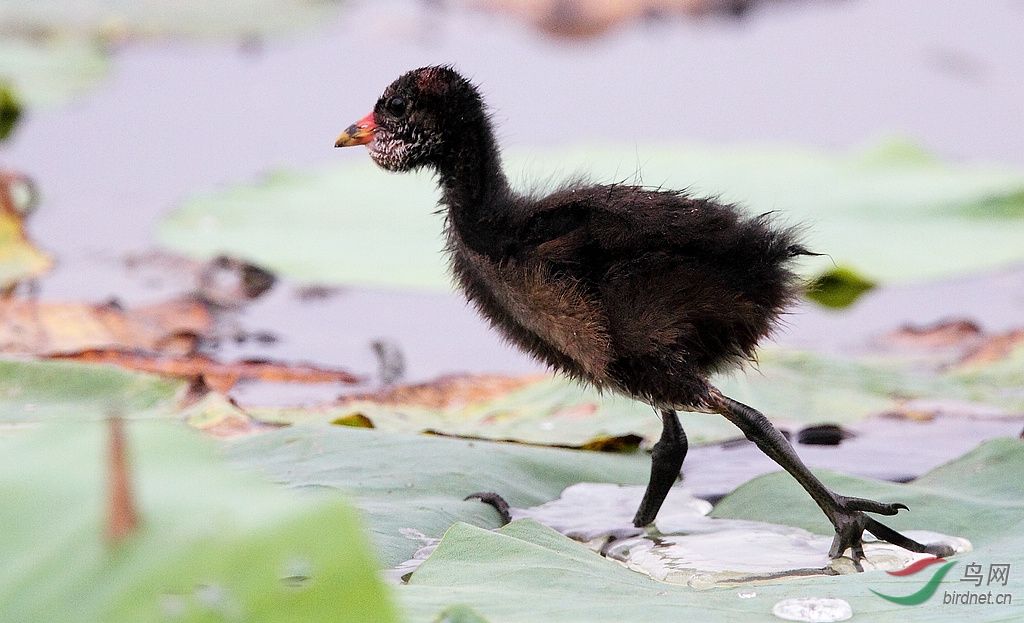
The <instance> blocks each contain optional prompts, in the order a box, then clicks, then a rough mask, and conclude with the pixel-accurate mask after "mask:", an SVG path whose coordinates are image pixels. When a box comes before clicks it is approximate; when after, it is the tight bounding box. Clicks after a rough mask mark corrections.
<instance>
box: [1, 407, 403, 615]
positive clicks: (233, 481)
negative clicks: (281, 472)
mask: <svg viewBox="0 0 1024 623" xmlns="http://www.w3.org/2000/svg"><path fill="white" fill-rule="evenodd" d="M105 432H106V427H105V426H103V425H102V424H101V423H81V422H79V423H69V422H63V423H60V424H45V425H43V426H41V427H40V428H38V429H33V430H30V431H22V430H19V431H13V432H10V431H9V432H6V433H4V434H0V497H2V499H3V504H2V505H0V525H3V530H2V531H0V551H2V552H3V556H2V557H0V612H2V613H3V614H2V618H3V619H4V620H9V621H22V622H33V621H66V622H73V621H83V622H86V621H90V622H91V621H109V622H116V621H133V622H136V621H275V622H285V621H360V622H362V621H380V622H384V621H394V620H395V619H396V617H395V614H394V611H393V609H392V607H391V606H390V604H389V602H388V599H387V596H386V594H385V590H384V586H383V584H382V581H381V579H380V577H379V574H378V572H377V568H376V565H375V561H374V560H373V559H372V556H371V555H370V550H369V548H368V547H367V545H366V542H365V540H364V538H363V536H362V534H361V531H360V529H359V525H358V522H357V520H356V517H355V513H353V511H352V510H351V509H350V508H349V507H348V506H347V505H346V504H344V503H343V502H342V501H341V500H339V498H338V496H324V495H316V494H315V493H316V492H301V493H300V492H294V491H287V490H285V489H283V488H281V487H275V486H272V485H270V484H268V483H266V482H265V481H264V480H262V479H261V478H259V477H257V476H256V475H255V474H253V473H252V472H244V471H241V470H238V469H231V468H228V467H227V466H225V465H224V461H223V459H222V458H221V457H220V455H219V453H218V452H217V449H216V447H215V445H214V443H213V442H211V441H210V440H208V439H204V438H203V437H202V435H201V433H199V432H197V431H194V430H191V429H189V428H187V427H185V426H182V425H180V424H177V423H172V422H159V421H147V422H142V421H133V422H129V423H128V424H127V426H126V436H127V439H128V452H129V454H130V456H131V458H132V459H133V460H132V464H131V472H132V484H133V490H134V492H135V496H134V497H135V499H136V501H137V510H138V514H139V517H140V524H139V527H138V528H137V529H136V530H135V532H133V533H131V534H130V535H129V536H128V537H127V538H126V539H125V540H123V541H121V542H119V543H117V544H114V543H111V542H109V541H108V540H107V538H106V529H105V521H106V519H105V514H106V510H105V503H104V502H105V499H106V495H107V492H106V479H105V470H106V447H107V439H106V434H105Z"/></svg>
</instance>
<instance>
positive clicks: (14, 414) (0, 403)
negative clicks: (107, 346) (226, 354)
mask: <svg viewBox="0 0 1024 623" xmlns="http://www.w3.org/2000/svg"><path fill="white" fill-rule="evenodd" d="M184 385H185V384H184V383H183V382H182V381H179V380H168V379H165V378H162V377H159V376H156V375H153V374H145V373H141V372H128V371H125V370H122V369H120V368H116V367H114V366H107V365H95V364H84V363H77V362H72V361H28V360H5V359H0V424H19V423H27V422H40V421H48V420H61V421H67V420H79V421H90V420H91V421H96V420H100V419H103V418H105V417H107V416H108V415H110V413H111V412H117V413H120V414H122V415H123V416H124V417H127V418H135V419H137V418H147V417H167V416H168V415H170V414H172V413H173V412H174V408H175V407H174V403H175V395H176V394H177V392H178V391H180V390H181V389H182V388H183V387H184Z"/></svg>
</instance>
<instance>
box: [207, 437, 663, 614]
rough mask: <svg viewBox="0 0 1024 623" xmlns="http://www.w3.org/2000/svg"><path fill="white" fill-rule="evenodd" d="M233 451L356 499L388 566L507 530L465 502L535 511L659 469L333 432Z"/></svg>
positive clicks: (483, 445) (245, 441) (646, 463)
mask: <svg viewBox="0 0 1024 623" xmlns="http://www.w3.org/2000/svg"><path fill="white" fill-rule="evenodd" d="M227 448H228V455H229V456H230V457H232V458H234V459H236V460H238V461H240V462H242V463H244V464H246V465H252V466H257V467H259V468H261V469H262V470H263V471H264V472H266V473H267V474H268V475H269V476H270V478H271V479H272V480H275V481H278V482H282V483H286V484H289V485H292V486H297V487H331V488H336V489H341V490H342V491H345V492H346V493H348V494H349V495H350V496H351V497H352V498H353V499H354V501H355V504H356V506H357V507H359V509H360V510H361V511H362V513H363V516H364V517H365V518H366V523H367V525H368V527H369V530H370V532H371V533H372V534H373V535H374V537H375V540H376V542H377V545H378V548H379V551H380V553H381V556H382V558H383V559H384V562H385V564H386V565H388V566H394V565H396V564H398V563H400V562H402V561H404V560H408V559H410V558H412V555H413V554H414V553H415V552H416V550H417V549H419V547H420V546H421V545H422V542H421V541H418V540H416V539H415V538H414V536H415V533H417V532H418V533H422V534H423V535H426V536H427V537H433V538H438V537H440V536H441V535H442V534H444V531H445V530H447V529H448V528H449V527H450V526H451V525H452V524H454V523H455V522H457V521H465V522H469V523H472V524H474V525H478V526H484V527H487V528H496V527H498V526H499V525H500V522H499V519H498V515H497V513H496V512H495V511H494V509H492V508H491V507H489V506H486V505H484V504H481V503H480V502H478V501H475V500H471V501H468V502H467V501H463V498H464V497H466V496H467V495H469V494H470V493H476V492H480V491H497V492H500V493H501V495H502V496H504V497H505V499H507V500H508V502H509V503H510V504H512V505H513V506H518V507H528V506H534V505H536V504H540V503H542V502H546V501H548V500H553V499H555V498H557V497H558V496H559V494H560V493H561V492H562V490H563V489H565V488H566V487H568V486H569V485H571V484H575V483H578V482H615V483H624V484H644V483H646V482H647V476H648V472H649V470H650V459H649V457H648V456H647V455H646V454H644V453H636V454H629V455H624V454H608V453H601V452H579V451H575V450H562V449H557V448H538V447H533V446H525V445H519V444H502V443H493V442H486V441H470V440H463V439H449V438H445V437H436V436H428V435H407V434H401V433H384V432H379V431H375V430H366V429H359V428H351V427H346V426H329V425H323V426H291V427H287V428H282V429H280V430H277V431H273V432H269V433H263V434H260V435H250V436H246V437H241V438H238V439H236V440H233V441H231V442H229V443H228V446H227ZM403 532H404V533H405V534H408V535H410V536H405V534H403ZM453 603H454V602H453ZM439 610H440V608H437V609H435V611H434V613H435V614H436V613H437V612H438V611H439Z"/></svg>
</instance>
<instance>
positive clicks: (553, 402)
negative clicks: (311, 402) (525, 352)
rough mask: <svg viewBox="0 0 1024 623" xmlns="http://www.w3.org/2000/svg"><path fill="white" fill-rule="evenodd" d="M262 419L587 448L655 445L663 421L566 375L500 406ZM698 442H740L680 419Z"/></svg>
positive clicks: (702, 418) (393, 407)
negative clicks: (638, 440)
mask: <svg viewBox="0 0 1024 623" xmlns="http://www.w3.org/2000/svg"><path fill="white" fill-rule="evenodd" d="M250 413H251V414H252V416H253V417H254V418H256V419H259V420H263V421H267V422H272V423H278V422H285V423H308V422H342V423H344V419H345V418H346V417H349V416H353V415H355V414H361V415H363V416H365V417H367V418H369V420H370V422H371V423H372V424H373V426H374V427H375V428H378V429H380V430H384V431H402V432H426V431H430V432H435V433H442V434H445V435H455V436H461V437H478V438H481V439H493V440H513V441H520V442H525V443H532V444H543V445H554V446H571V447H583V446H587V445H588V444H594V445H600V444H601V442H602V440H609V439H611V438H620V437H625V436H627V435H637V436H640V437H644V438H647V439H656V438H657V436H658V435H659V434H660V433H661V420H660V419H659V418H658V416H657V414H656V412H655V411H654V409H652V408H651V407H650V406H648V405H646V404H645V403H642V402H638V401H636V400H631V399H629V398H626V397H624V396H621V395H619V394H614V393H605V394H600V393H598V392H597V390H595V389H593V388H591V387H583V386H581V385H580V384H579V383H576V382H574V381H571V380H569V379H567V378H565V377H563V376H561V375H559V376H554V377H547V378H541V379H538V380H537V381H535V382H533V383H530V384H529V385H527V386H526V387H524V388H522V389H519V390H516V391H513V392H511V393H509V394H506V395H503V396H500V397H498V398H496V399H490V400H486V401H484V402H478V403H470V404H455V405H451V406H446V407H436V406H429V405H417V404H405V405H403V404H387V403H383V404H382V403H376V402H371V401H365V400H364V401H356V402H351V403H346V404H343V405H340V406H336V407H331V406H327V407H322V408H313V409H291V408H284V409H273V408H262V409H260V408H257V409H251V410H250ZM681 417H682V421H683V426H684V427H685V428H686V431H687V435H688V436H689V438H690V439H691V441H693V443H706V442H710V441H717V440H720V439H727V438H731V437H736V436H737V434H738V432H737V430H736V428H735V427H733V426H732V425H731V424H729V423H728V422H727V421H726V420H725V419H723V418H722V417H721V416H717V415H709V414H705V413H686V414H681Z"/></svg>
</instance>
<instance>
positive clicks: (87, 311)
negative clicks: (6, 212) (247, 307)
mask: <svg viewBox="0 0 1024 623" xmlns="http://www.w3.org/2000/svg"><path fill="white" fill-rule="evenodd" d="M212 326H213V318H212V316H211V315H210V313H209V312H208V311H207V309H206V306H205V305H203V303H201V302H199V301H198V300H195V299H192V298H182V299H175V300H171V301H166V302H163V303H159V304H156V305H150V306H146V307H140V308H138V309H133V310H122V309H121V308H120V307H119V306H117V305H116V304H108V305H94V304H89V303H64V302H57V303H55V302H39V301H35V300H28V299H22V298H6V299H0V353H15V354H30V355H39V356H52V355H61V354H69V353H78V352H82V351H88V350H98V349H123V350H148V351H163V350H165V349H169V350H171V351H173V352H182V351H186V352H187V351H191V350H193V349H194V348H195V345H196V344H197V342H198V339H199V337H200V336H203V335H206V334H208V333H209V331H210V330H211V328H212Z"/></svg>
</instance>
